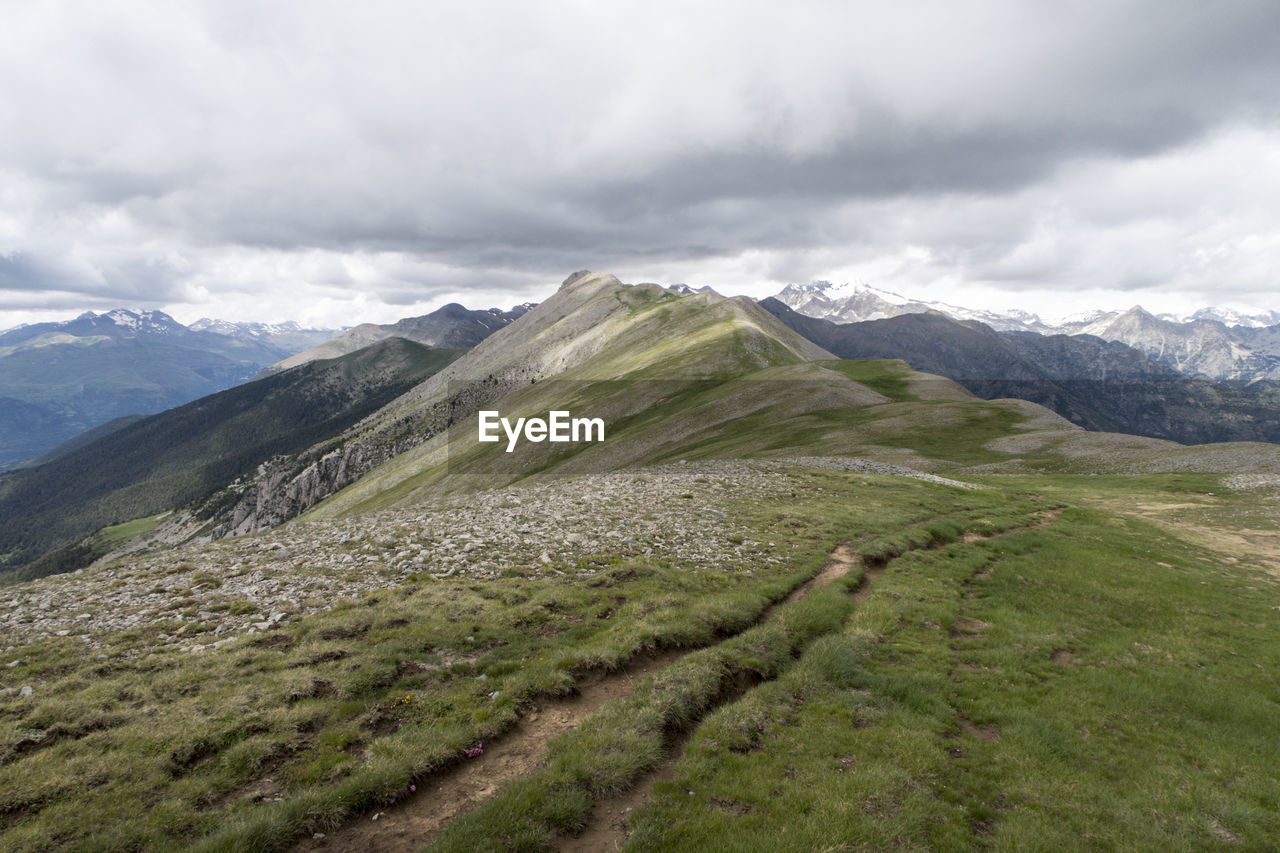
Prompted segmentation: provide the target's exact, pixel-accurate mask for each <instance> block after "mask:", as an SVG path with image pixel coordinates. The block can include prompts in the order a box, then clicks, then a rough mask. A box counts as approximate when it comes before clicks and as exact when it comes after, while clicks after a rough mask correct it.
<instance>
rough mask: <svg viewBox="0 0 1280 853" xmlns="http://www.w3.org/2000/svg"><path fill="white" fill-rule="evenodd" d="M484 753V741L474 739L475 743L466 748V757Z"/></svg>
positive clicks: (474, 756) (477, 756) (476, 756)
mask: <svg viewBox="0 0 1280 853" xmlns="http://www.w3.org/2000/svg"><path fill="white" fill-rule="evenodd" d="M482 755H484V742H483V741H476V745H475V746H473V747H471V748H470V749H468V750H467V758H479V757H480V756H482Z"/></svg>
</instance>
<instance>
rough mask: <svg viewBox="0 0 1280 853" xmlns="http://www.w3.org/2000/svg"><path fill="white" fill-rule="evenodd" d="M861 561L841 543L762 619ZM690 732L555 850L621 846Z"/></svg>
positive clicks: (867, 573) (858, 593)
mask: <svg viewBox="0 0 1280 853" xmlns="http://www.w3.org/2000/svg"><path fill="white" fill-rule="evenodd" d="M858 563H859V559H858V554H857V552H856V551H854V550H853V548H851V547H849V545H847V544H843V545H838V546H837V547H836V549H835V550H834V551H832V552H831V554H830V556H829V558H828V560H827V565H826V566H825V567H824V568H823V569H822V571H821V572H819V573H818V574H816V575H814V576H813V577H812V578H811V579H809V580H808V581H805V582H804V583H803V584H801V585H800V586H798V587H796V588H795V589H794V590H792V591H791V593H790V594H789V595H788V596H787V597H786V598H784V599H782V600H781V601H779V602H777V604H774V605H773V606H772V607H770V608H769V609H768V610H766V611H765V612H764V614H762V615H761V620H762V621H763V619H764V618H765V617H767V616H768V614H769V613H770V612H771V611H772V610H773V609H774V608H776V607H780V606H782V605H783V604H790V603H791V602H793V601H799V600H800V599H802V598H804V597H805V596H806V595H808V594H809V593H810V592H812V591H813V590H815V589H821V588H822V587H824V586H827V585H828V584H830V583H832V582H833V581H835V580H836V579H837V578H841V577H844V576H845V575H847V574H848V573H849V572H850V571H852V570H853V569H854V568H856V567H857V566H858ZM882 571H884V566H883V565H880V566H875V567H867V568H865V569H864V573H863V575H862V580H861V581H860V582H859V584H858V588H857V589H856V590H855V591H854V597H855V599H857V600H862V599H864V598H866V595H867V592H868V590H869V589H870V584H871V581H872V580H874V579H875V578H876V577H878V576H879V575H880V573H881V572H882ZM741 692H745V690H743V691H740V692H735V693H733V694H731V695H728V696H726V697H724V699H723V701H721V702H720V703H719V704H720V705H724V704H728V702H731V701H734V700H736V699H737V698H738V696H739V695H741ZM690 734H692V732H685V733H683V734H682V735H680V736H677V737H674V738H672V739H671V740H670V742H668V744H667V753H666V756H665V757H664V758H663V759H662V761H660V762H659V763H658V764H657V765H656V766H655V767H653V768H651V769H650V770H648V771H646V772H645V773H644V774H643V775H641V776H640V777H639V778H638V779H636V780H635V784H633V785H632V787H631V788H629V789H628V790H626V791H624V792H623V793H621V794H618V795H617V796H614V797H609V798H607V799H603V798H602V799H600V800H597V801H596V804H595V806H594V808H592V810H591V814H590V815H589V816H588V817H587V827H586V829H584V830H583V831H582V832H580V833H578V834H577V835H575V836H572V837H561V838H557V839H556V850H557V851H559V853H598V851H608V850H617V849H619V848H620V847H621V846H622V845H623V843H625V842H626V840H627V834H628V826H627V822H628V820H629V819H630V817H631V813H632V812H633V811H635V810H636V809H638V808H640V807H641V806H642V805H644V804H645V802H646V801H647V800H648V799H649V791H650V789H652V788H653V783H654V782H657V781H659V780H663V779H670V778H671V777H672V775H673V772H674V770H675V766H676V762H677V761H678V760H679V759H680V754H681V753H682V752H683V749H684V742H685V740H686V739H687V737H688V735H690Z"/></svg>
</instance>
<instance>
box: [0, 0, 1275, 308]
mask: <svg viewBox="0 0 1280 853" xmlns="http://www.w3.org/2000/svg"><path fill="white" fill-rule="evenodd" d="M859 6H861V7H862V8H859ZM1277 33H1280V4H1277V3H1275V2H1270V0H1262V1H1261V2H1231V0H1220V2H1214V3H1206V2H1199V0H1197V2H1178V0H1159V2H1114V0H1108V2H1098V0H1088V2H1071V0H1067V2H1063V0H1056V1H1055V2H1045V3H1035V2H965V3H955V2H950V0H948V1H947V2H937V3H876V4H871V3H866V4H857V3H848V2H831V3H821V2H813V3H803V2H790V3H786V4H784V3H779V2H769V3H755V2H746V0H733V2H726V3H692V2H679V3H671V4H663V3H657V2H653V0H647V2H643V3H627V2H615V1H614V0H611V2H608V3H600V2H555V0H540V2H537V3H528V2H489V3H486V2H477V0H470V2H458V3H425V2H404V3H386V2H380V0H361V2H354V3H353V2H350V0H343V2H336V3H323V2H316V0H308V2H298V3H262V2H243V3H240V2H231V0H213V2H207V3H201V2H178V0H163V2H157V3H145V2H117V3H112V2H83V3H57V2H40V3H13V4H6V8H5V11H4V26H3V27H2V28H0V87H2V89H0V327H8V326H12V325H15V324H16V323H19V322H31V321H34V320H39V319H52V318H63V317H67V316H71V315H74V314H77V313H80V312H81V311H84V310H99V311H100V310H104V309H107V308H111V307H116V306H123V307H141V308H155V307H158V308H163V309H165V310H167V311H169V312H170V313H172V314H173V315H174V316H176V317H178V319H180V320H183V321H187V322H190V321H191V320H194V319H196V318H197V317H200V316H215V317H224V318H227V319H233V320H248V319H260V320H273V321H278V320H284V319H298V320H301V321H304V322H307V323H309V324H313V325H327V326H336V325H349V324H351V323H355V322H360V321H375V322H386V321H390V320H394V319H396V318H398V317H402V316H409V315H413V314H420V313H423V312H424V311H426V310H429V309H431V308H433V307H436V306H438V305H440V304H443V303H444V302H447V301H460V302H463V303H464V304H466V305H468V306H469V307H477V308H478V307H488V306H490V305H501V306H503V307H507V306H510V305H511V304H513V303H516V302H523V301H536V300H539V299H542V298H545V297H546V296H547V295H548V294H549V293H550V292H551V291H553V290H554V288H555V286H556V285H557V284H558V283H559V282H560V281H561V280H562V279H563V278H564V277H565V276H566V275H568V274H569V273H571V272H573V271H574V270H578V269H584V268H585V269H595V270H601V271H608V272H614V273H615V274H617V275H618V276H619V277H620V278H622V279H623V280H624V281H631V282H639V281H658V282H662V283H665V284H670V283H675V282H687V283H689V284H693V285H704V284H707V285H711V286H713V287H715V288H716V289H717V290H720V291H721V292H724V293H747V294H750V295H753V296H765V295H769V294H772V293H775V292H777V291H778V290H779V289H781V288H782V287H783V286H784V285H785V284H787V283H792V282H808V281H811V280H814V279H827V280H831V281H836V282H851V281H853V282H865V283H868V284H871V285H873V286H877V287H881V288H886V289H889V290H895V291H898V292H901V293H904V294H907V295H911V296H916V297H921V298H931V299H943V300H946V301H949V302H952V303H957V304H962V305H968V306H973V307H988V308H1001V307H1020V308H1025V309H1028V310H1033V311H1038V312H1040V313H1042V314H1045V315H1049V316H1054V315H1057V314H1062V313H1066V312H1068V311H1074V310H1078V309H1081V308H1084V307H1094V306H1096V307H1103V308H1124V307H1128V306H1129V305H1132V304H1134V303H1141V304H1143V305H1144V306H1146V307H1147V308H1148V309H1151V310H1155V311H1165V310H1168V311H1185V310H1190V309H1193V308H1196V307H1199V306H1201V305H1209V304H1216V305H1226V306H1237V307H1255V308H1277V309H1280V295H1278V292H1280V286H1278V285H1280V85H1278V84H1277V81H1280V46H1278V43H1277V36H1276V34H1277Z"/></svg>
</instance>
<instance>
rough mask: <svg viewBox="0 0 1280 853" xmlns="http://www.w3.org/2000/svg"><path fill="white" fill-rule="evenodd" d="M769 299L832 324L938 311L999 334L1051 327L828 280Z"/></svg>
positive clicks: (1020, 314) (1018, 314) (1017, 314)
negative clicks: (982, 325) (984, 326)
mask: <svg viewBox="0 0 1280 853" xmlns="http://www.w3.org/2000/svg"><path fill="white" fill-rule="evenodd" d="M772 298H774V299H777V300H778V301H779V302H782V303H783V304H784V305H787V306H788V307H790V308H791V309H793V310H794V311H797V312H798V313H800V314H804V315H806V316H808V317H817V318H819V319H822V320H831V321H833V322H836V323H860V322H863V321H866V320H886V319H889V318H890V317H900V316H902V315H903V314H920V313H923V312H926V311H938V312H941V313H943V314H946V315H947V316H949V317H954V318H955V319H957V320H975V321H977V322H979V323H984V324H986V325H988V326H990V327H991V328H993V329H997V330H999V331H1048V330H1050V329H1051V328H1052V327H1051V326H1049V325H1047V324H1045V323H1044V322H1043V321H1042V320H1041V319H1040V318H1039V316H1037V315H1035V314H1031V313H1029V312H1026V311H1018V310H1016V309H1015V310H1011V311H1009V312H1006V313H1000V312H995V311H983V310H980V309H972V308H961V307H959V306H957V305H949V304H947V303H945V302H928V301H921V300H917V299H910V298H908V297H906V296H902V295H901V294H898V293H894V292H892V291H889V290H880V289H877V288H874V287H871V286H870V285H866V284H841V285H837V284H832V283H831V282H829V281H815V282H813V283H812V284H789V285H787V286H786V287H785V288H783V290H782V292H781V293H779V294H777V295H776V296H774V297H772Z"/></svg>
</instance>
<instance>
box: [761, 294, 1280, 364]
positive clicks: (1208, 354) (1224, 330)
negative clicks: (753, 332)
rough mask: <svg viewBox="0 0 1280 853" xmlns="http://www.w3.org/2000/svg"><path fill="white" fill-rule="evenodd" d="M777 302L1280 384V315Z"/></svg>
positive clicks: (826, 297) (848, 299) (900, 301)
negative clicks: (1062, 343)
mask: <svg viewBox="0 0 1280 853" xmlns="http://www.w3.org/2000/svg"><path fill="white" fill-rule="evenodd" d="M773 298H775V299H776V300H777V301H779V302H782V303H783V304H785V305H787V306H788V307H790V308H791V309H792V310H794V311H796V312H797V313H800V314H804V315H805V316H808V317H814V318H817V319H824V320H831V321H833V322H837V323H858V322H866V321H869V320H881V319H889V318H892V317H899V316H902V315H904V314H919V313H924V312H927V311H937V312H940V313H943V314H945V315H947V316H948V317H951V318H952V319H955V320H960V321H977V322H980V323H983V324H985V325H987V326H990V327H991V328H992V329H995V330H996V331H1001V332H1035V333H1037V334H1041V335H1058V334H1062V335H1092V336H1094V337H1098V338H1102V339H1103V340H1106V341H1114V342H1117V343H1122V344H1125V345H1127V346H1130V347H1133V348H1134V349H1136V350H1138V351H1140V352H1143V353H1145V354H1147V355H1149V356H1151V357H1152V358H1154V359H1156V360H1157V361H1160V362H1161V363H1163V364H1165V365H1167V366H1169V367H1171V368H1173V369H1174V370H1177V371H1178V372H1180V373H1183V374H1185V375H1188V376H1196V377H1201V378H1207V379H1223V380H1235V381H1240V382H1252V381H1256V380H1259V379H1271V380H1275V379H1280V312H1276V311H1262V312H1254V313H1246V312H1240V311H1232V310H1227V309H1219V308H1204V309H1201V310H1199V311H1196V312H1195V313H1194V314H1192V315H1190V316H1187V317H1179V316H1175V315H1172V314H1161V315H1158V316H1157V315H1153V314H1151V313H1150V312H1148V311H1145V310H1144V309H1143V308H1142V307H1141V306H1134V307H1133V308H1130V309H1129V310H1128V311H1123V312H1121V311H1094V312H1091V313H1089V314H1087V315H1085V316H1081V317H1075V318H1069V319H1067V320H1064V321H1062V322H1056V323H1055V322H1049V321H1046V320H1044V319H1042V318H1041V317H1039V316H1037V315H1036V314H1033V313H1030V312H1027V311H1018V310H1009V311H1004V312H998V311H983V310H974V309H969V308H963V307H959V306H955V305H948V304H945V303H941V302H928V301H920V300H914V299H910V298H908V297H905V296H901V295H899V294H896V293H892V292H889V291H885V290H878V289H876V288H872V287H868V286H866V285H833V284H831V283H829V282H814V283H812V284H806V285H788V286H787V287H786V288H784V289H783V290H782V292H780V293H779V294H777V296H776V297H773Z"/></svg>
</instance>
